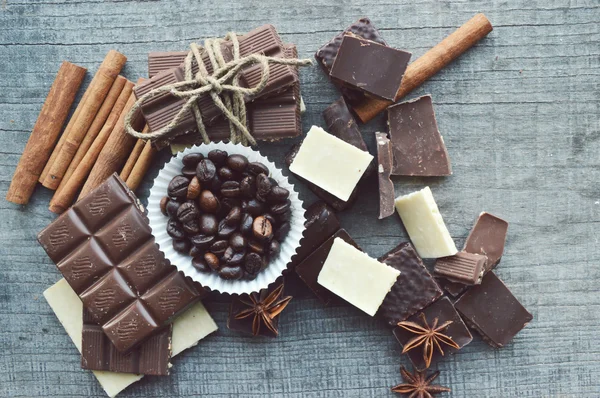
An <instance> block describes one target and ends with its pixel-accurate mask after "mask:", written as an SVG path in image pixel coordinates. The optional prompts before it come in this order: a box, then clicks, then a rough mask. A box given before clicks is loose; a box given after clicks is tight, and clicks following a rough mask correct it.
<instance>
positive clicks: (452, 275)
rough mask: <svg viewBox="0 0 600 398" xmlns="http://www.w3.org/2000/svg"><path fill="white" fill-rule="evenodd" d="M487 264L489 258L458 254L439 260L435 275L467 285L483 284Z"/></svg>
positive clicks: (479, 255)
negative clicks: (482, 279)
mask: <svg viewBox="0 0 600 398" xmlns="http://www.w3.org/2000/svg"><path fill="white" fill-rule="evenodd" d="M486 263H487V257H486V256H484V255H481V254H473V253H466V252H458V253H456V254H455V255H454V256H449V257H442V258H438V259H437V261H436V262H435V268H434V270H433V272H434V274H435V275H437V276H441V277H444V278H446V279H448V280H450V281H452V282H459V283H464V284H465V285H478V284H480V283H481V278H483V273H484V270H485V266H486Z"/></svg>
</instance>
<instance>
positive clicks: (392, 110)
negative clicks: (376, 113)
mask: <svg viewBox="0 0 600 398" xmlns="http://www.w3.org/2000/svg"><path fill="white" fill-rule="evenodd" d="M388 125H389V129H390V140H391V141H392V152H393V155H394V169H393V171H392V174H393V175H400V176H426V177H431V176H449V175H451V174H452V169H451V167H450V158H449V157H448V151H447V150H446V145H445V144H444V139H443V138H442V136H441V135H440V132H439V130H438V126H437V122H436V121H435V112H434V111H433V104H432V102H431V96H430V95H424V96H422V97H419V98H416V99H413V100H410V101H406V102H402V103H400V104H397V105H393V106H390V107H389V108H388Z"/></svg>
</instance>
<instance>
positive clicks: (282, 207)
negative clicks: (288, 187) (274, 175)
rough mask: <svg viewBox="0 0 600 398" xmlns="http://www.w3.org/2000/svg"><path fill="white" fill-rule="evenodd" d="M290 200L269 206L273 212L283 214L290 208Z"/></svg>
mask: <svg viewBox="0 0 600 398" xmlns="http://www.w3.org/2000/svg"><path fill="white" fill-rule="evenodd" d="M290 204H291V203H290V201H289V200H288V201H285V202H283V203H275V204H274V205H273V206H271V207H270V208H269V210H270V211H271V213H273V214H283V213H285V212H286V211H288V210H289V209H290Z"/></svg>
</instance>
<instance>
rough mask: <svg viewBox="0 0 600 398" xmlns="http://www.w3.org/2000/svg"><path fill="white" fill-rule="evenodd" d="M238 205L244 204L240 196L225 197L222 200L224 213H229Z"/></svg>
mask: <svg viewBox="0 0 600 398" xmlns="http://www.w3.org/2000/svg"><path fill="white" fill-rule="evenodd" d="M236 206H240V207H241V206H242V202H241V200H240V199H239V198H223V200H221V207H222V210H223V214H224V215H227V214H228V213H229V212H230V211H231V209H233V208H234V207H236Z"/></svg>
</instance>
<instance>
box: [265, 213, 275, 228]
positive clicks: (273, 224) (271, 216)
mask: <svg viewBox="0 0 600 398" xmlns="http://www.w3.org/2000/svg"><path fill="white" fill-rule="evenodd" d="M263 217H264V218H266V219H267V220H269V222H270V223H271V225H272V226H273V227H275V225H276V224H277V221H276V220H275V217H273V215H272V214H269V213H267V214H263Z"/></svg>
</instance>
